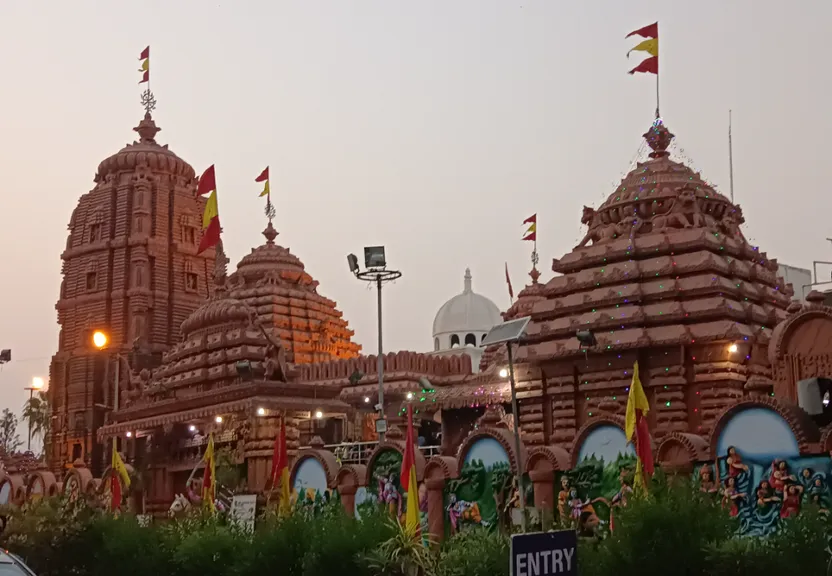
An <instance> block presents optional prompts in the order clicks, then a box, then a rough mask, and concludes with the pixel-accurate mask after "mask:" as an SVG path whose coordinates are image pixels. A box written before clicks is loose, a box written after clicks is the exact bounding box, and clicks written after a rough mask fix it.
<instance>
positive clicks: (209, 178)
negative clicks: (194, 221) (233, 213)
mask: <svg viewBox="0 0 832 576" xmlns="http://www.w3.org/2000/svg"><path fill="white" fill-rule="evenodd" d="M196 193H197V195H198V196H204V195H205V194H208V193H210V194H211V195H210V196H209V197H208V202H206V204H205V211H204V212H203V213H202V240H200V242H199V248H198V249H197V251H196V253H197V254H202V253H203V252H205V251H206V250H208V248H213V247H214V246H216V245H217V244H219V242H220V214H219V208H218V207H217V179H216V176H215V174H214V165H213V164H212V165H211V166H209V167H208V169H207V170H206V171H205V172H204V173H203V174H202V176H200V177H199V185H198V186H197V190H196Z"/></svg>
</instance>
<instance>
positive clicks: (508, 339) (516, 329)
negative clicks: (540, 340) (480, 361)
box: [481, 316, 531, 533]
mask: <svg viewBox="0 0 832 576" xmlns="http://www.w3.org/2000/svg"><path fill="white" fill-rule="evenodd" d="M529 320H531V317H529V316H526V317H525V318H518V319H516V320H509V321H508V322H503V323H502V324H497V325H496V326H494V328H492V329H491V330H489V332H488V334H486V335H485V338H483V339H482V344H481V346H482V347H483V348H485V347H486V346H490V345H491V344H502V343H503V342H505V345H506V352H507V354H508V377H509V379H510V383H511V410H512V412H513V413H514V450H515V452H517V457H516V458H515V460H516V461H517V462H516V466H515V470H514V473H515V475H516V478H517V490H518V492H519V493H520V530H521V531H522V532H523V533H525V532H526V523H527V519H526V491H525V489H524V488H525V487H524V486H523V469H522V468H521V459H522V456H521V454H520V410H519V409H518V406H517V389H516V386H515V382H514V358H513V356H512V353H511V344H512V342H517V341H519V340H520V338H522V337H523V336H524V334H525V332H526V326H528V324H529ZM502 372H503V371H502V370H500V373H501V377H503V376H502Z"/></svg>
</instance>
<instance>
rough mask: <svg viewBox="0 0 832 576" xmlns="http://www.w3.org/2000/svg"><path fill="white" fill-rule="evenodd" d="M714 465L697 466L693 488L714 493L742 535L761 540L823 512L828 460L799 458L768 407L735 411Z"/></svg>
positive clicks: (826, 504)
mask: <svg viewBox="0 0 832 576" xmlns="http://www.w3.org/2000/svg"><path fill="white" fill-rule="evenodd" d="M717 454H719V458H717V461H716V463H715V465H716V467H717V469H718V473H719V476H718V480H715V479H714V472H713V470H714V465H712V464H710V463H705V464H702V465H701V466H700V467H699V469H698V471H697V476H698V481H699V489H700V490H702V491H703V492H707V493H711V494H714V496H715V497H718V498H719V499H720V501H721V502H722V505H723V507H724V508H725V509H726V511H727V512H728V514H730V515H731V516H732V517H734V518H736V519H737V521H738V528H737V531H738V533H739V534H741V535H744V536H765V535H768V534H771V533H772V532H775V531H776V530H777V528H778V526H779V525H780V523H781V522H782V521H784V520H786V519H788V518H791V517H793V516H796V515H798V514H800V512H801V510H802V509H803V508H804V507H805V506H816V507H818V508H819V509H820V511H821V512H822V513H824V514H828V512H829V506H830V492H829V484H830V482H829V481H830V474H831V473H832V460H830V458H829V457H828V456H801V455H800V450H799V448H798V443H797V440H796V439H795V437H794V434H793V433H792V431H791V428H790V427H789V425H788V423H787V422H786V421H785V420H784V419H783V418H782V417H781V416H780V415H779V414H777V413H776V412H774V411H773V410H770V409H768V408H762V407H760V408H750V409H747V410H744V411H742V412H739V413H738V414H737V415H736V416H734V417H733V418H732V419H731V420H730V421H729V422H728V423H727V424H726V426H725V428H724V429H723V431H722V433H721V434H720V437H719V440H718V443H717Z"/></svg>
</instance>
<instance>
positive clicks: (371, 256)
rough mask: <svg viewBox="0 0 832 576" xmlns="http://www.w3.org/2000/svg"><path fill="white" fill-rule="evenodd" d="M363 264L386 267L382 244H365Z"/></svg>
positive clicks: (370, 266)
mask: <svg viewBox="0 0 832 576" xmlns="http://www.w3.org/2000/svg"><path fill="white" fill-rule="evenodd" d="M364 266H365V267H366V268H386V267H387V258H385V256H384V246H365V247H364Z"/></svg>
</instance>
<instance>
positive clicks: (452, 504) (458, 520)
mask: <svg viewBox="0 0 832 576" xmlns="http://www.w3.org/2000/svg"><path fill="white" fill-rule="evenodd" d="M447 511H448V518H449V519H450V521H451V534H456V533H457V532H459V530H460V528H462V523H463V522H470V523H472V524H482V523H483V521H482V515H480V506H479V504H477V503H476V502H467V501H465V500H458V499H457V497H456V494H451V496H450V498H449V503H448V508H447Z"/></svg>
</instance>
